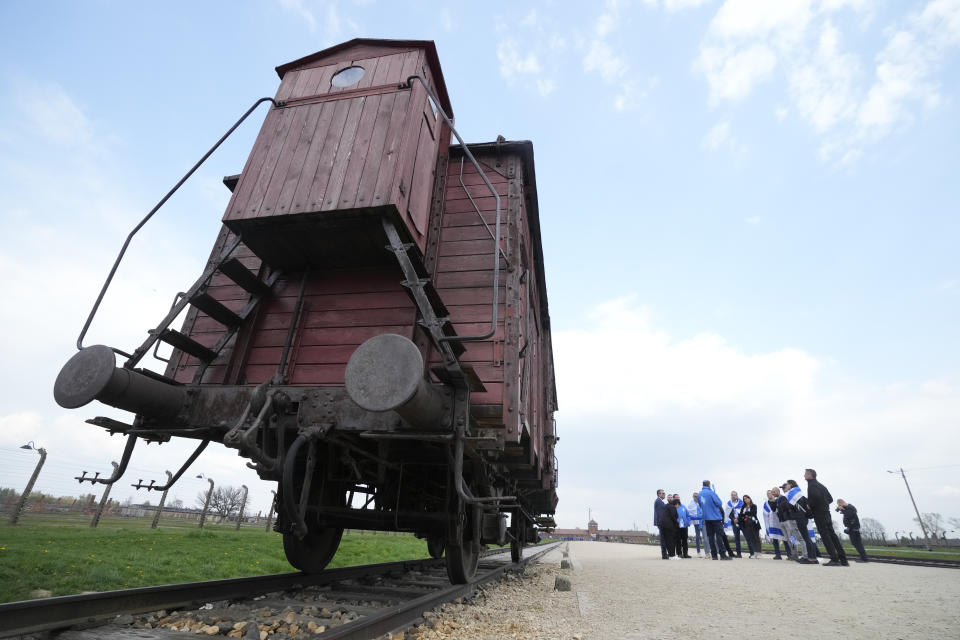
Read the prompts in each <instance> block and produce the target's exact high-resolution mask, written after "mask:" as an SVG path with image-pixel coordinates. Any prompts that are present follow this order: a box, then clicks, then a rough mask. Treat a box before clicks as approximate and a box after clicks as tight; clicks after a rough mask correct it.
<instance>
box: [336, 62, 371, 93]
mask: <svg viewBox="0 0 960 640" xmlns="http://www.w3.org/2000/svg"><path fill="white" fill-rule="evenodd" d="M365 73H366V71H364V69H363V67H357V66H353V67H347V68H346V69H341V70H340V71H337V72H336V73H335V74H334V75H333V78H332V79H331V80H330V84H332V85H333V86H335V87H340V88H343V87H350V86H353V85H355V84H357V83H358V82H360V79H361V78H362V77H363V76H364V74H365Z"/></svg>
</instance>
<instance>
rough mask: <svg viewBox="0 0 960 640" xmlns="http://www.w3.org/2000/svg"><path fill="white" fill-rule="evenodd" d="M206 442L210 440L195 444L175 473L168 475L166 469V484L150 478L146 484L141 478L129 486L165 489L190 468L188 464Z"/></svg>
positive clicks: (151, 489)
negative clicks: (194, 447)
mask: <svg viewBox="0 0 960 640" xmlns="http://www.w3.org/2000/svg"><path fill="white" fill-rule="evenodd" d="M208 444H210V441H209V440H204V441H202V442H201V443H200V444H199V445H197V448H196V449H194V451H193V453H191V454H190V457H189V458H187V461H186V462H184V463H183V465H182V466H181V467H180V470H179V471H177V473H175V474H174V475H173V476H170V472H169V471H168V472H167V476H168V479H167V484H163V485H159V484H155V483H156V480H151V481H150V484H149V485H146V484H143V480H138V481H137V484H132V485H130V486H131V487H133V488H134V489H146V490H147V491H166V490H167V489H169V488H170V487H172V486H173V485H174V484H175V483H176V482H177V480H179V479H180V476H182V475H183V474H184V472H185V471H186V470H187V469H189V468H190V465H192V464H193V463H194V461H195V460H196V459H197V458H198V457H200V454H201V453H203V450H204V449H206V448H207V445H208Z"/></svg>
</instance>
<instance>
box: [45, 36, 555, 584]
mask: <svg viewBox="0 0 960 640" xmlns="http://www.w3.org/2000/svg"><path fill="white" fill-rule="evenodd" d="M277 72H278V73H279V75H280V79H281V82H280V88H279V90H278V91H277V95H276V97H275V98H274V99H272V100H269V101H270V102H271V103H272V107H271V109H270V111H269V113H268V114H267V116H266V119H265V121H264V123H263V126H262V128H261V130H260V134H259V136H258V137H257V139H256V142H255V144H254V147H253V150H252V151H251V153H250V156H249V158H248V159H247V162H246V164H245V166H244V167H243V171H242V172H241V173H240V174H239V175H238V176H233V177H231V178H227V179H225V182H226V184H227V186H228V187H229V188H230V189H231V190H232V193H233V195H232V197H231V200H230V203H229V205H228V207H227V210H226V213H225V214H224V217H223V227H222V230H221V232H220V234H219V236H218V238H217V240H216V243H215V245H214V248H213V251H212V253H211V255H210V258H209V261H208V263H207V267H206V269H205V271H204V273H203V274H202V275H201V276H200V278H199V279H198V280H197V282H196V283H194V285H193V286H191V287H190V288H189V289H188V290H187V291H186V292H184V293H183V294H182V295H181V296H180V297H178V300H177V301H176V303H175V305H174V307H173V309H171V311H170V314H168V316H167V317H166V318H164V319H163V321H162V322H161V323H160V325H159V326H158V327H156V328H155V329H152V330H151V331H150V332H149V337H148V338H147V340H146V341H145V342H144V343H143V344H142V345H140V347H138V348H137V349H135V350H133V351H132V353H127V352H124V351H122V350H119V349H115V348H110V347H106V346H103V345H97V346H91V347H83V345H82V341H83V335H82V334H81V338H80V340H79V341H78V348H80V349H81V350H80V351H79V353H78V354H76V355H75V356H74V357H73V358H72V359H71V360H70V361H69V362H68V363H67V364H66V365H65V366H64V368H63V370H62V372H61V374H60V376H59V377H58V379H57V382H56V385H55V396H56V398H57V401H58V402H60V404H61V405H63V406H65V407H71V408H73V407H79V406H83V405H84V404H86V403H88V402H90V401H91V400H93V399H97V400H100V401H101V402H104V403H106V404H109V405H112V406H115V407H119V408H122V409H126V410H128V411H130V412H132V413H134V414H136V416H135V418H134V419H133V421H132V422H131V423H130V424H125V423H121V422H119V421H116V420H111V419H107V418H95V419H94V420H92V421H91V422H93V423H94V424H97V425H99V426H102V427H105V428H107V429H110V430H111V431H112V432H120V433H124V434H126V435H127V436H128V446H127V449H126V450H125V453H124V460H123V462H122V463H121V469H119V470H118V472H117V473H116V474H114V477H112V478H109V479H107V480H106V481H107V482H115V481H116V480H117V479H118V478H119V477H120V475H122V472H123V469H125V467H126V463H127V461H128V460H129V458H130V454H131V452H132V450H133V445H134V443H135V442H136V441H137V439H138V438H143V439H147V440H153V441H165V440H169V438H170V437H173V436H177V437H187V438H194V439H197V440H199V441H200V442H199V444H198V447H197V451H196V453H195V455H194V456H193V457H191V459H189V460H188V461H187V462H186V463H185V464H184V466H183V468H181V470H180V471H179V472H178V474H177V477H179V475H180V474H182V473H183V471H185V469H186V468H187V466H189V464H190V463H191V462H192V461H193V459H194V458H195V457H196V455H199V453H200V452H201V451H202V450H203V448H204V447H205V446H206V444H207V443H208V442H210V441H219V442H222V443H224V444H225V445H227V446H229V447H234V448H236V449H238V450H239V452H240V453H241V454H242V455H243V456H245V457H247V458H249V459H250V461H251V462H250V463H248V464H250V465H251V466H252V467H253V468H254V469H256V471H257V472H258V474H259V475H260V476H261V477H262V478H264V479H266V480H272V481H277V482H278V483H279V491H278V494H277V495H278V501H277V511H278V519H277V524H276V528H277V530H278V531H281V532H282V533H283V534H284V548H285V550H286V553H287V557H288V558H289V560H290V562H291V564H293V565H294V566H295V567H297V568H299V569H302V570H305V571H318V570H321V569H322V568H323V567H324V566H325V565H326V564H327V562H329V560H330V558H331V557H332V556H333V554H334V552H335V551H336V549H337V545H338V544H339V540H340V536H341V533H342V531H343V529H344V528H347V527H350V528H365V529H375V530H392V531H412V532H415V533H416V534H417V535H419V536H421V537H424V538H426V540H427V542H428V546H429V548H430V551H431V553H432V554H434V555H436V556H439V555H440V554H442V553H444V551H445V553H446V557H447V567H448V573H449V575H450V578H451V579H452V580H454V581H456V582H463V581H465V580H468V579H469V578H470V576H471V575H472V574H473V572H474V571H475V569H476V565H477V559H478V556H479V549H480V547H481V546H482V545H484V544H491V543H497V544H504V543H506V542H507V541H509V542H510V543H511V547H512V549H513V552H514V554H515V555H518V554H519V553H520V550H521V548H522V546H523V545H524V543H525V542H527V541H530V540H532V539H534V538H535V536H536V526H537V525H538V524H549V523H550V522H551V521H552V519H551V518H550V516H551V515H552V514H553V513H554V509H555V507H556V504H557V494H556V484H557V477H556V469H555V462H554V444H555V442H556V436H555V429H554V421H553V413H554V411H555V410H556V408H557V399H556V390H555V384H554V375H553V360H552V349H551V339H550V316H549V309H548V306H547V294H546V282H545V279H544V272H543V256H542V249H541V242H540V222H539V210H538V205H537V189H536V174H535V172H534V162H533V146H532V145H531V144H530V143H529V142H508V141H506V140H504V139H502V138H498V139H497V140H496V141H494V142H490V143H485V144H472V145H463V144H454V145H451V138H452V134H453V133H455V131H454V130H453V129H452V117H453V115H452V114H453V111H452V108H451V106H450V101H449V98H448V96H447V92H446V88H445V84H444V81H443V75H442V73H441V70H440V63H439V61H438V59H437V55H436V50H435V48H434V45H433V43H432V42H428V41H396V40H366V39H359V40H352V41H350V42H347V43H344V44H341V45H338V46H335V47H332V48H329V49H326V50H324V51H320V52H318V53H315V54H313V55H311V56H307V57H305V58H302V59H300V60H296V61H294V62H291V63H289V64H285V65H283V66H281V67H278V68H277ZM248 113H249V112H248ZM121 255H122V254H121ZM118 261H119V258H118ZM108 284H109V279H108ZM106 286H107V285H105V287H106ZM95 310H96V307H95ZM91 318H92V314H91ZM179 318H183V321H182V325H181V326H180V329H173V328H171V326H172V325H173V323H174V322H175V321H176V320H177V319H179ZM87 326H89V320H88V323H87ZM85 331H86V328H85V329H84V333H85ZM159 342H165V343H168V344H170V345H172V347H173V348H174V351H173V354H172V356H171V358H170V360H169V364H168V366H167V369H166V371H165V374H164V375H159V374H155V373H152V372H150V371H147V370H144V369H138V368H137V365H138V363H139V362H140V360H141V359H142V358H143V357H144V356H145V355H146V354H147V353H148V352H149V351H150V350H151V349H155V346H156V345H157V343H159ZM116 354H120V355H122V356H125V357H126V358H127V359H126V361H125V362H123V363H122V365H121V366H119V367H118V366H116ZM174 481H175V479H174ZM154 488H157V487H154Z"/></svg>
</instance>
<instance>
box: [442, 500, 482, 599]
mask: <svg viewBox="0 0 960 640" xmlns="http://www.w3.org/2000/svg"><path fill="white" fill-rule="evenodd" d="M457 503H458V505H457V506H458V508H457V509H456V510H454V512H453V514H452V515H453V517H452V518H451V521H450V526H449V535H448V536H447V545H446V546H447V577H449V578H450V582H452V583H453V584H466V583H467V582H470V579H471V578H473V576H474V575H475V574H476V573H477V565H478V564H479V562H480V507H477V506H469V505H464V504H462V503H460V501H459V499H457Z"/></svg>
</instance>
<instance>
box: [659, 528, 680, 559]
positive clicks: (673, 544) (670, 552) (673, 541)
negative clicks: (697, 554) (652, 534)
mask: <svg viewBox="0 0 960 640" xmlns="http://www.w3.org/2000/svg"><path fill="white" fill-rule="evenodd" d="M660 539H661V540H662V541H663V544H664V546H665V549H666V555H665V556H664V558H672V557H673V556H675V555H677V530H676V529H667V528H664V527H661V528H660Z"/></svg>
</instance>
